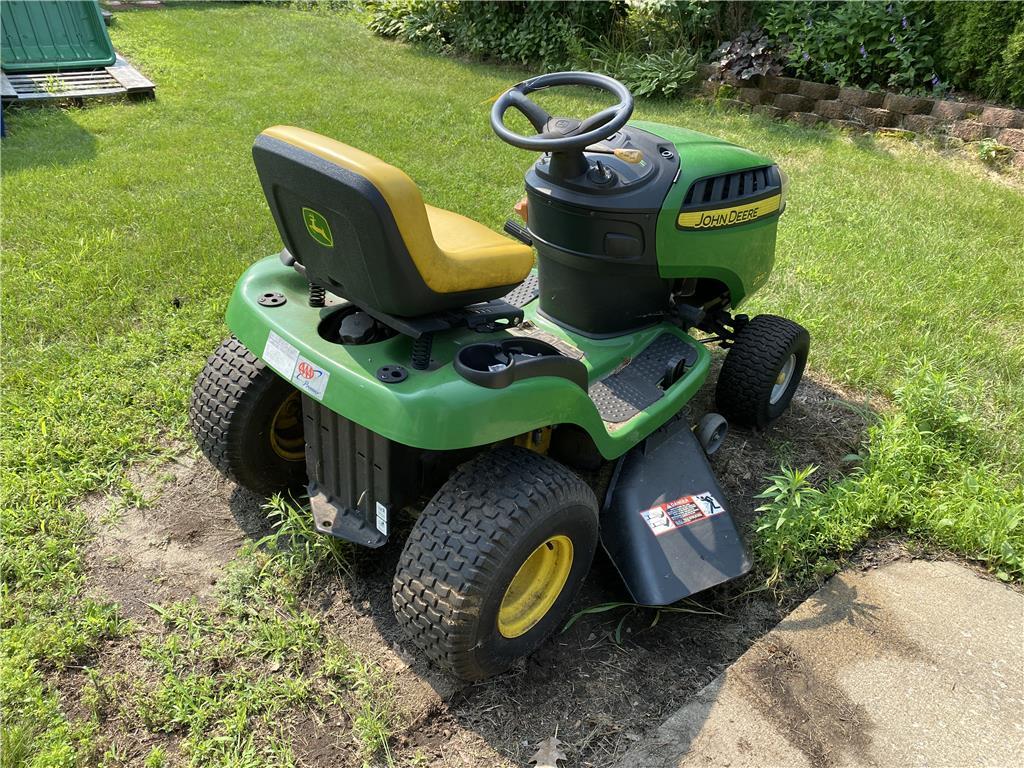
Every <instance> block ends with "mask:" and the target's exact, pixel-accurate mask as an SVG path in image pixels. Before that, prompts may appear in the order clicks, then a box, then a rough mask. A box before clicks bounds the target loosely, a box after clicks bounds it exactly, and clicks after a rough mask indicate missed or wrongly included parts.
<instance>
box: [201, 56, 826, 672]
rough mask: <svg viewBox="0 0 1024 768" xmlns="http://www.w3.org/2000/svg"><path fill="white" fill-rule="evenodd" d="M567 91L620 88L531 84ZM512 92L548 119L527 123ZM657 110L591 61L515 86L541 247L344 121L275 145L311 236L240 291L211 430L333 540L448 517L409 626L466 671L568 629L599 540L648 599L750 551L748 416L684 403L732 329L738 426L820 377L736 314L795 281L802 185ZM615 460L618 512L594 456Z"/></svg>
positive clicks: (206, 447)
mask: <svg viewBox="0 0 1024 768" xmlns="http://www.w3.org/2000/svg"><path fill="white" fill-rule="evenodd" d="M559 85H587V86H592V87H597V88H600V89H602V90H605V91H607V92H609V93H611V94H613V95H614V96H615V97H617V99H618V102H617V103H616V104H615V105H614V106H612V107H609V108H608V109H605V110H603V111H602V112H599V113H598V114H596V115H593V116H591V117H589V118H586V119H585V120H576V119H573V118H555V117H551V116H550V115H548V114H547V113H546V112H545V111H544V110H543V109H542V108H541V107H540V106H539V105H537V104H536V103H535V102H534V101H533V100H531V99H530V98H529V96H528V95H529V94H530V93H533V92H536V91H540V90H544V89H546V88H550V87H555V86H559ZM510 108H515V109H517V110H519V111H520V112H522V113H523V114H524V115H525V116H526V117H527V119H528V120H529V121H530V123H531V124H532V125H533V127H534V128H535V130H536V131H537V135H535V136H523V135H520V134H517V133H513V132H512V131H511V130H509V129H508V128H507V127H506V126H505V124H504V115H505V112H506V111H507V110H508V109H510ZM631 112H632V97H631V95H630V94H629V92H628V90H626V89H625V87H623V86H622V85H621V84H620V83H618V82H616V81H614V80H612V79H610V78H607V77H604V76H601V75H594V74H591V73H578V72H577V73H553V74H549V75H543V76H541V77H537V78H532V79H530V80H527V81H524V82H523V83H519V84H517V85H516V86H513V87H512V88H510V89H509V90H508V91H507V92H506V93H505V94H503V95H502V96H501V97H499V99H498V101H497V102H496V103H495V105H494V108H493V110H492V114H491V122H492V127H493V128H494V130H495V132H496V133H497V134H498V136H499V137H500V138H502V139H503V140H505V141H507V142H508V143H511V144H513V145H515V146H519V147H521V148H524V149H528V150H531V151H540V152H543V153H544V154H543V155H542V156H541V158H540V159H539V160H538V161H537V162H536V163H535V164H534V165H533V167H532V168H531V169H530V171H529V172H528V173H527V176H526V192H527V197H526V205H525V206H524V211H523V212H524V214H525V225H523V224H519V223H517V222H514V221H512V220H510V221H509V222H508V223H507V224H506V232H507V233H509V234H510V235H512V237H513V238H514V239H509V238H504V237H501V236H498V235H496V234H495V233H493V232H490V231H489V230H486V229H485V228H483V227H481V226H480V225H479V224H476V223H475V222H471V221H469V220H466V219H464V218H462V217H459V216H458V215H457V214H452V213H450V212H446V211H440V210H438V209H433V208H431V207H430V206H424V205H423V203H422V199H421V198H420V197H419V193H418V190H417V189H416V187H415V185H414V184H413V183H412V181H411V180H410V179H408V177H407V176H405V175H404V174H402V173H401V171H398V169H395V168H393V167H392V166H388V165H386V164H385V163H383V162H382V161H380V160H378V159H377V158H374V157H372V156H370V155H366V154H365V153H362V152H360V151H359V150H355V149H354V148H351V147H347V146H346V145H343V144H340V143H338V142H334V141H332V140H330V139H326V138H325V137H320V136H317V135H315V134H310V133H309V132H306V131H301V130H300V129H293V128H286V127H276V128H272V129H268V131H266V132H264V134H263V135H261V136H260V138H259V139H258V140H257V142H256V146H255V147H254V157H255V160H256V165H257V169H258V171H259V173H260V179H261V182H262V183H263V187H264V192H265V193H266V195H267V199H268V202H269V204H270V207H271V210H272V212H273V214H274V217H275V221H276V223H277V225H278V228H279V231H280V232H281V235H282V239H283V240H284V243H285V249H284V250H283V251H282V253H281V254H279V255H277V256H272V257H268V258H266V259H263V260H262V261H259V262H257V263H255V264H254V265H253V266H252V267H250V268H249V269H248V270H246V272H245V273H244V274H243V275H242V277H241V279H240V280H239V281H238V283H237V285H236V286H235V291H234V294H233V295H232V297H231V301H230V303H229V305H228V310H227V323H228V326H229V328H230V329H231V332H232V334H233V338H231V339H228V340H227V341H225V342H224V344H223V345H222V346H221V348H220V349H219V350H218V351H217V352H215V353H214V355H213V356H212V357H211V358H210V360H209V361H208V363H207V366H206V368H205V369H204V371H203V373H202V374H201V375H200V377H199V379H198V380H197V382H196V386H195V389H194V393H193V400H192V407H191V424H192V427H193V430H194V432H195V434H196V437H197V439H198V442H199V444H200V446H201V447H202V449H203V451H204V453H205V454H206V455H207V456H208V457H209V458H210V460H211V461H212V462H213V463H214V465H215V466H217V467H218V468H219V469H220V470H221V471H222V472H224V473H225V474H226V475H227V476H229V477H231V478H233V479H235V480H236V481H238V482H239V483H241V484H243V485H245V486H247V487H249V488H251V489H253V490H255V491H257V492H260V493H264V494H270V493H274V492H278V491H285V490H291V491H293V492H296V493H299V494H301V493H303V492H304V493H306V494H308V496H309V498H310V507H311V514H312V515H313V517H314V519H315V521H316V525H317V529H318V530H320V531H321V532H323V533H324V534H326V535H334V536H338V537H340V538H344V539H347V540H349V541H353V542H355V543H357V544H360V545H363V546H368V547H374V548H376V547H381V546H384V545H386V544H387V543H388V541H389V540H390V539H391V538H392V536H393V535H394V533H395V531H396V530H402V529H403V528H404V527H405V523H403V522H402V517H401V513H402V511H403V510H405V509H413V510H415V509H422V511H421V512H420V513H419V516H418V518H417V519H416V521H415V523H413V527H412V531H411V532H410V533H409V534H408V536H407V538H406V543H405V549H404V552H403V555H402V558H401V561H400V563H399V566H398V570H397V573H396V578H395V590H394V603H395V610H396V615H397V616H398V619H399V623H400V624H401V625H402V626H403V629H404V630H405V632H406V635H407V636H408V638H409V639H410V641H411V642H412V643H413V644H414V645H416V646H417V647H418V648H419V649H420V650H421V651H423V652H424V653H425V654H426V655H427V656H428V657H429V658H430V659H431V660H432V661H433V662H435V663H437V664H439V665H440V666H442V667H444V668H445V669H447V670H449V671H450V672H452V673H454V674H455V675H457V676H459V677H462V678H465V679H479V678H482V677H487V676H489V675H492V674H495V673H497V672H500V671H501V670H503V669H505V668H507V667H508V666H509V665H510V664H511V663H512V662H513V661H514V660H515V659H516V658H518V657H520V656H522V655H524V654H526V653H529V652H530V651H532V650H533V649H535V648H536V647H537V646H538V645H539V644H540V643H541V642H543V640H544V639H545V638H546V637H547V636H548V635H549V634H550V633H551V632H553V631H554V630H555V629H556V628H557V626H558V624H559V622H560V621H561V620H562V619H563V617H564V616H565V613H566V611H567V610H568V608H569V606H570V604H571V601H572V599H573V595H574V594H575V592H576V590H577V589H578V587H579V585H580V583H581V582H582V579H583V578H584V576H585V575H586V573H587V570H588V569H589V565H590V561H591V559H592V557H593V554H594V551H595V549H596V547H597V545H598V543H599V541H600V543H601V544H603V546H604V547H605V549H606V550H607V551H608V553H609V555H610V557H611V559H612V561H613V562H614V563H615V565H616V567H617V568H618V570H619V572H620V573H621V574H622V577H623V580H624V582H625V584H626V586H627V588H628V590H629V591H630V593H631V595H632V596H633V598H634V599H635V600H636V601H637V602H641V603H646V604H659V605H663V604H667V603H670V602H673V601H675V600H678V599H681V598H682V597H685V596H687V595H689V594H692V593H694V592H696V591H699V590H701V589H706V588H708V587H710V586H714V585H715V584H719V583H722V582H723V581H727V580H729V579H731V578H735V577H737V576H739V575H742V574H743V573H745V572H746V571H747V570H748V569H749V567H750V561H749V557H748V556H747V554H746V551H745V549H744V547H743V544H742V541H741V540H740V537H739V535H738V532H737V530H736V527H735V525H734V523H733V521H732V519H731V517H730V516H729V514H728V510H727V504H726V499H725V496H724V494H723V493H722V490H721V488H720V487H719V486H718V484H717V481H716V480H715V478H714V474H713V472H712V471H711V468H710V465H709V464H708V462H707V460H706V456H705V455H706V454H710V453H712V452H713V451H714V450H715V449H717V447H718V445H719V444H720V443H721V440H722V439H723V437H724V434H725V429H726V422H725V419H724V418H723V417H722V416H719V415H717V414H708V415H706V416H705V417H704V418H703V419H702V420H701V422H700V424H698V425H697V427H696V428H695V429H691V427H690V424H689V422H688V421H687V418H686V415H685V414H684V407H685V406H686V404H687V403H688V402H689V401H690V400H691V399H692V398H693V396H694V395H695V394H696V393H697V392H698V391H699V390H700V388H701V387H702V386H703V385H704V384H705V382H706V380H707V377H708V373H709V370H710V367H711V355H710V353H709V352H708V349H707V347H708V345H709V344H713V343H717V344H720V345H721V346H723V347H726V348H728V349H729V352H728V354H727V355H726V360H725V362H724V364H723V367H722V370H721V373H720V376H719V380H718V388H717V402H718V407H719V409H720V410H721V411H722V412H723V414H724V416H725V417H728V418H729V419H730V421H732V422H734V423H736V424H738V425H739V426H742V427H747V428H755V429H760V428H764V427H766V426H767V425H768V424H770V423H771V422H772V421H773V420H774V419H776V418H778V417H779V416H780V415H781V414H782V412H783V411H784V410H785V409H786V407H787V406H788V404H789V402H790V400H791V398H792V396H793V392H794V391H795V389H796V386H797V385H798V383H799V380H800V377H801V374H802V372H803V369H804V366H805V363H806V359H807V352H808V349H809V337H808V334H807V332H806V331H805V330H804V329H803V328H801V327H800V326H799V325H797V324H796V323H793V322H791V321H789V320H785V319H783V318H778V317H773V316H759V317H755V318H753V319H749V318H747V317H745V316H742V315H735V314H734V310H735V309H736V308H737V307H738V306H740V304H741V303H742V302H743V301H744V300H745V299H746V298H747V297H748V296H749V295H750V294H752V293H753V292H754V291H756V290H757V289H759V288H760V287H761V286H762V285H763V284H764V283H765V282H766V280H767V279H768V276H769V274H770V272H771V269H772V265H773V262H774V252H775V236H776V228H777V225H778V220H779V216H780V215H781V213H782V212H783V210H784V208H785V191H786V189H785V187H786V179H785V176H784V175H783V174H782V173H781V171H779V170H778V168H777V167H776V166H775V165H773V164H772V162H771V161H770V160H769V159H768V158H765V157H763V156H760V155H757V154H756V153H754V152H751V151H749V150H745V149H742V148H740V147H736V146H735V145H732V144H729V143H728V142H725V141H722V140H720V139H715V138H712V137H710V136H706V135H704V134H700V133H696V132H694V131H690V130H686V129H683V128H676V127H671V126H665V125H660V124H655V123H648V122H642V121H634V122H628V119H629V117H630V114H631ZM516 241H519V242H516ZM528 246H529V247H532V248H535V249H536V252H537V256H536V267H534V268H532V269H531V267H530V263H531V262H532V261H533V252H532V251H531V250H527V247H528ZM694 331H699V332H700V335H699V337H698V336H695V335H693V332H694ZM608 461H614V462H616V464H615V470H614V474H613V477H612V480H611V482H610V485H609V487H608V489H607V492H606V494H605V496H604V499H603V500H602V501H600V502H599V501H598V499H597V498H596V497H595V495H594V491H593V489H591V488H590V487H589V486H588V485H587V484H586V483H585V482H583V480H581V479H580V477H579V475H578V474H577V473H576V471H574V470H580V471H586V472H590V471H592V470H594V469H596V468H598V467H599V466H600V465H601V464H602V463H603V462H608ZM428 498H429V501H428V502H427V503H426V504H425V505H424V503H423V502H424V501H425V500H426V499H428ZM406 519H408V518H406Z"/></svg>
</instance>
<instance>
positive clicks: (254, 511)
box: [84, 455, 269, 621]
mask: <svg viewBox="0 0 1024 768" xmlns="http://www.w3.org/2000/svg"><path fill="white" fill-rule="evenodd" d="M130 479H131V481H132V485H134V486H135V488H136V490H137V491H138V492H139V493H140V494H141V496H142V497H143V498H145V499H146V500H147V502H148V503H146V504H143V505H139V506H132V505H127V506H126V505H125V504H124V503H123V501H122V500H121V499H120V498H118V497H113V496H93V497H91V498H90V499H88V500H87V502H86V504H85V505H84V507H85V511H86V512H87V514H88V515H89V518H90V521H91V522H92V523H93V529H94V530H95V531H96V538H95V540H94V541H93V543H92V546H91V547H90V548H89V551H88V555H87V561H86V562H87V566H88V569H89V583H90V588H91V590H92V592H93V593H94V594H97V595H99V596H102V597H104V598H107V599H112V600H114V601H116V602H118V603H119V604H120V605H121V608H122V611H123V613H124V615H125V616H127V617H128V618H131V619H135V620H137V621H139V620H145V619H147V618H148V617H150V616H151V615H152V612H151V611H150V609H149V608H148V607H147V604H149V603H164V602H169V601H172V600H180V599H184V598H188V597H200V598H202V597H205V596H207V595H209V593H210V592H211V590H212V589H213V587H214V586H215V585H216V583H217V581H218V579H219V578H220V577H221V576H222V575H223V571H224V566H225V565H226V564H227V562H228V561H229V560H230V559H231V558H232V557H234V555H235V552H236V551H237V549H238V547H239V545H240V544H241V543H242V541H243V540H244V539H245V537H246V536H247V535H250V536H255V535H262V534H263V533H265V532H266V531H267V530H269V528H268V526H267V523H266V520H265V518H264V516H263V515H262V513H261V510H260V504H261V503H262V502H261V500H260V499H258V498H257V497H256V496H254V495H253V494H251V493H249V492H248V491H245V490H244V489H241V488H238V487H237V486H235V485H234V484H233V483H230V482H228V481H227V480H225V479H224V478H222V477H221V476H220V475H219V474H217V473H216V472H215V471H214V470H213V468H212V467H210V466H209V464H207V463H206V462H205V461H201V460H199V459H196V458H194V457H192V456H188V455H182V456H179V457H177V458H176V459H174V460H172V461H169V462H167V463H165V464H161V465H159V466H157V467H140V468H136V469H134V470H133V471H132V472H131V475H130Z"/></svg>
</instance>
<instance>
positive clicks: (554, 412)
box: [227, 256, 710, 459]
mask: <svg viewBox="0 0 1024 768" xmlns="http://www.w3.org/2000/svg"><path fill="white" fill-rule="evenodd" d="M308 290H309V289H308V285H307V283H306V281H305V280H304V279H303V278H302V276H301V275H299V274H298V273H297V272H295V271H294V270H292V269H291V268H289V267H286V266H284V265H283V264H282V263H281V261H280V260H279V259H278V258H277V257H276V256H275V257H269V258H266V259H264V260H262V261H260V262H257V263H256V264H254V265H253V266H252V267H250V268H249V269H248V270H247V271H246V273H245V274H244V275H243V276H242V278H241V279H240V280H239V282H238V284H237V286H236V288H235V293H234V295H233V296H232V299H231V302H230V304H229V306H228V312H227V318H228V324H229V325H230V326H231V328H232V330H233V331H234V332H235V335H236V336H237V337H238V338H239V340H240V341H241V342H242V343H243V344H245V345H246V347H248V348H249V349H251V350H253V351H254V352H255V353H256V354H257V355H259V356H260V357H261V358H262V359H263V360H264V361H265V362H266V363H267V364H268V365H270V367H271V368H273V369H274V370H275V371H276V372H277V373H278V374H280V375H281V376H283V377H284V378H285V379H288V380H289V381H291V382H292V383H293V384H294V385H297V386H298V387H299V388H300V389H301V390H302V391H303V393H304V394H307V395H310V396H312V397H314V398H316V399H317V400H318V401H319V402H321V403H322V404H323V405H324V406H326V407H327V408H329V409H331V410H332V411H334V412H336V413H339V414H341V415H342V416H345V417H346V418H348V419H351V420H352V421H354V422H356V423H357V424H359V425H361V426H363V427H365V428H367V429H369V430H371V431H372V432H374V433H376V434H379V435H382V436H384V437H387V438H389V439H390V440H393V441H395V442H397V443H401V444H403V445H408V446H413V447H416V448H425V449H433V450H451V449H458V448H468V447H472V446H477V445H486V444H489V443H493V442H497V441H500V440H504V439H506V438H507V437H508V435H509V434H519V433H525V432H529V431H531V430H534V429H540V428H543V427H547V426H551V425H553V424H566V423H571V424H577V425H579V426H580V427H582V428H583V429H585V430H586V431H587V432H588V433H589V434H590V435H591V437H592V438H593V439H594V442H595V444H596V446H597V448H598V450H599V451H600V452H601V454H602V455H603V456H604V457H605V458H607V459H613V458H616V457H618V456H620V455H622V454H623V453H625V452H626V451H627V450H629V448H631V447H632V446H634V445H636V444H637V443H639V442H640V441H641V440H642V439H643V438H645V437H646V436H647V435H648V434H650V433H651V432H652V431H653V430H654V429H655V428H657V427H658V426H660V425H661V424H663V423H664V422H665V421H666V419H668V418H669V417H670V416H671V415H672V414H674V413H676V412H677V411H678V410H679V409H680V408H681V407H682V406H683V405H684V404H685V403H686V402H687V401H688V400H689V399H690V398H691V397H693V395H694V394H695V393H696V392H697V390H698V389H699V388H700V387H701V385H702V384H703V383H704V380H705V379H706V378H707V375H708V370H709V366H710V354H709V353H708V351H707V350H706V349H705V348H704V346H703V345H701V344H700V343H698V342H696V341H695V340H693V339H692V338H690V337H689V336H688V335H686V334H685V333H683V332H682V331H680V330H679V329H678V328H677V327H675V326H674V325H670V324H668V323H661V324H658V325H654V326H652V327H650V328H648V329H645V330H642V331H638V332H636V333H632V334H629V335H626V336H619V337H615V338H608V339H592V338H588V337H586V336H582V335H580V334H575V333H572V332H570V331H567V330H566V329H564V328H562V327H560V326H558V325H556V324H554V323H551V322H550V321H548V320H546V319H545V318H544V317H542V316H541V315H539V314H538V313H537V302H536V300H535V297H536V293H535V289H534V288H533V287H532V285H529V284H527V283H524V285H523V286H521V287H520V288H517V289H516V291H519V292H521V293H522V294H523V295H522V296H519V297H516V296H513V295H512V294H510V295H509V300H510V303H511V302H516V303H517V299H518V301H523V300H527V301H526V304H525V305H524V306H523V312H524V322H523V325H522V326H520V327H519V328H514V329H510V330H499V331H495V332H490V333H479V332H476V331H473V330H470V329H468V328H460V329H452V330H449V331H445V332H444V333H439V334H437V335H436V337H435V339H434V343H433V349H432V354H431V361H430V365H429V366H428V368H427V370H414V369H413V368H412V367H411V366H408V364H407V361H409V360H410V358H411V355H412V345H413V340H412V339H410V338H408V337H405V336H401V335H399V336H395V337H393V338H390V339H387V340H385V341H381V342H378V343H375V344H367V345H357V346H351V345H341V344H337V343H334V342H332V341H328V340H327V339H325V338H324V337H323V336H321V334H320V333H319V332H318V326H319V325H320V323H321V322H322V321H323V320H324V319H325V318H326V317H327V316H328V315H329V314H330V313H331V312H332V311H334V310H335V309H336V307H320V308H316V307H310V306H309V303H308ZM516 291H513V294H514V293H516ZM271 293H276V294H279V295H280V297H281V298H283V299H284V301H283V302H281V301H280V299H276V300H274V301H273V302H271V304H272V305H266V304H261V303H260V298H261V297H263V296H264V295H265V294H271ZM524 335H526V336H533V337H535V338H540V339H542V340H546V341H548V342H549V343H553V344H554V346H556V348H557V349H559V351H560V352H561V353H562V355H563V356H565V357H569V358H575V359H579V360H580V362H582V363H583V365H584V366H585V368H586V371H587V376H588V380H589V382H590V385H589V391H584V390H583V389H581V388H580V387H579V386H578V385H577V384H576V383H574V382H573V381H571V380H570V379H568V378H563V377H560V376H541V377H537V378H531V379H526V380H523V381H518V382H516V384H515V386H512V387H506V388H498V389H491V388H487V387H482V386H479V385H477V384H474V383H472V382H470V381H468V380H466V379H465V378H463V377H462V376H460V375H459V374H458V373H457V372H456V371H455V369H454V367H453V366H452V365H450V364H449V363H451V362H452V360H453V359H454V357H455V355H456V353H457V352H458V351H459V350H460V348H462V347H465V346H467V345H469V344H476V343H480V342H494V343H497V342H501V341H502V340H505V339H515V338H518V337H522V336H524ZM681 356H686V357H688V358H689V360H691V361H692V364H691V365H689V366H688V367H687V369H686V372H685V374H684V375H683V376H681V377H680V378H679V380H677V381H676V382H675V383H673V384H672V385H671V386H669V387H668V388H667V389H664V390H663V389H660V388H659V386H658V382H659V381H660V380H661V379H662V378H663V376H664V372H665V369H666V367H667V366H668V365H669V364H670V363H671V362H672V361H673V360H676V359H678V358H680V357H681ZM623 361H627V362H626V365H625V366H623V365H622V363H623ZM395 363H405V364H406V370H407V374H408V375H407V377H406V378H404V379H403V380H401V381H397V382H395V383H385V382H383V381H381V380H380V379H379V378H378V376H377V372H378V370H379V369H380V368H381V367H382V366H394V365H395ZM304 374H308V375H309V376H313V377H314V379H312V380H310V379H304V378H303V376H304ZM452 403H459V408H458V409H457V410H454V411H453V409H452V407H451V404H452Z"/></svg>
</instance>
